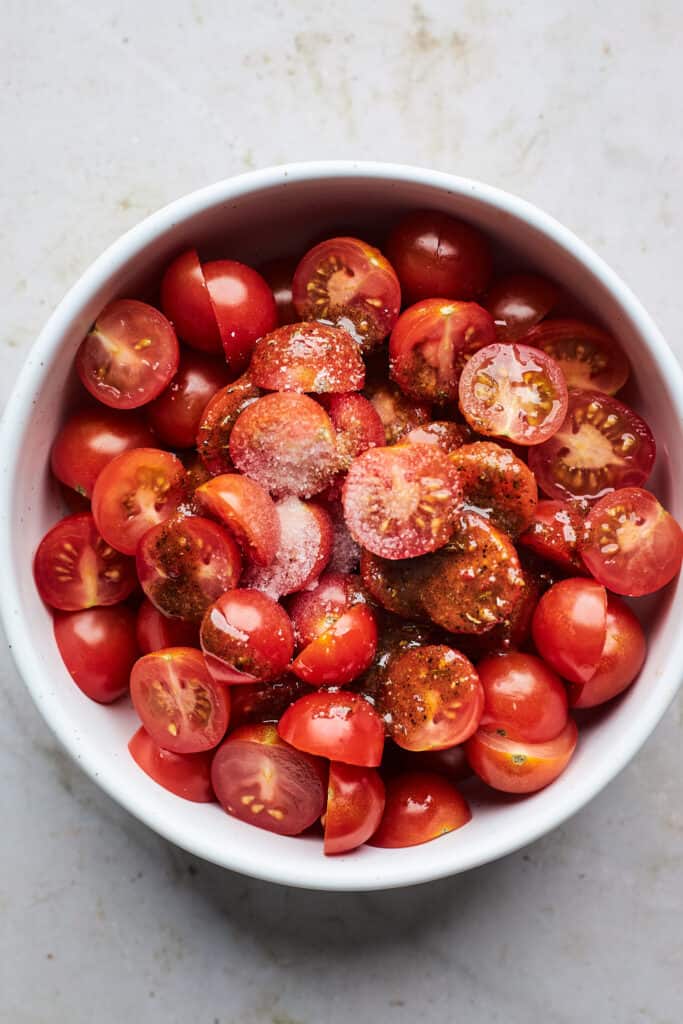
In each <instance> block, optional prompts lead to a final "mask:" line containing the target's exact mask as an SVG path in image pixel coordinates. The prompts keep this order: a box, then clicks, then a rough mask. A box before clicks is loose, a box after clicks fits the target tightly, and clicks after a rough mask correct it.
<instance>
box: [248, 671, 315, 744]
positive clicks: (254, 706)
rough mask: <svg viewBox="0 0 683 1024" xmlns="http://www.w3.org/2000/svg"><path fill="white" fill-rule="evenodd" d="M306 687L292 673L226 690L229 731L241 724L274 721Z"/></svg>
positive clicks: (310, 691)
mask: <svg viewBox="0 0 683 1024" xmlns="http://www.w3.org/2000/svg"><path fill="white" fill-rule="evenodd" d="M312 692H313V691H312V689H311V687H310V686H307V685H306V683H302V682H301V680H300V679H297V678H296V676H294V675H284V676H282V677H281V678H280V679H274V680H272V681H271V682H268V683H245V684H244V685H243V686H233V687H232V689H231V690H230V730H231V731H232V730H234V729H238V728H240V727H241V726H243V725H259V724H264V723H267V722H268V723H277V722H279V720H280V719H281V718H282V716H283V714H284V713H285V711H286V710H287V708H288V707H289V705H290V704H293V703H294V701H295V700H298V699H299V697H303V696H304V694H306V693H312Z"/></svg>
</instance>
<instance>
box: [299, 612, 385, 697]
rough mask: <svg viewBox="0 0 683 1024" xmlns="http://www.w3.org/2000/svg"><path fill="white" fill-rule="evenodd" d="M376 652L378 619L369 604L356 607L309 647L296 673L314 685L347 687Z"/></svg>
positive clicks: (344, 614) (303, 652)
mask: <svg viewBox="0 0 683 1024" xmlns="http://www.w3.org/2000/svg"><path fill="white" fill-rule="evenodd" d="M376 650H377V623H376V621H375V616H374V615H373V613H372V611H371V610H370V608H368V606H367V605H365V604H356V605H354V606H353V607H352V608H349V610H348V611H345V612H343V614H342V615H340V616H339V618H338V619H337V620H336V622H335V623H334V624H333V625H332V626H330V628H329V629H327V630H326V631H325V632H324V633H322V634H321V635H320V636H317V637H316V638H315V639H314V640H311V641H310V643H308V644H306V646H305V647H304V648H303V650H302V651H301V652H300V654H299V655H298V656H297V657H296V658H295V659H294V661H293V663H292V672H293V673H294V674H295V675H296V676H298V677H299V679H302V680H303V681H304V682H305V683H309V684H310V685H311V686H345V685H346V684H347V683H350V682H351V681H352V680H353V679H356V678H357V677H358V676H360V675H362V673H363V672H365V670H366V669H367V668H369V667H370V665H371V664H372V660H373V658H374V657H375V651H376Z"/></svg>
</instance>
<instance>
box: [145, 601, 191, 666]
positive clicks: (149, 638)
mask: <svg viewBox="0 0 683 1024" xmlns="http://www.w3.org/2000/svg"><path fill="white" fill-rule="evenodd" d="M136 636H137V642H138V647H139V648H140V653H141V654H151V653H152V651H160V650H162V649H163V648H164V647H199V629H198V628H197V625H196V624H195V623H194V622H184V621H183V620H182V619H169V618H167V617H166V616H165V615H162V614H161V612H160V611H158V610H157V609H156V608H155V607H154V605H153V604H152V602H151V601H150V600H149V599H148V598H145V599H144V601H142V603H141V605H140V607H139V608H138V615H137V625H136Z"/></svg>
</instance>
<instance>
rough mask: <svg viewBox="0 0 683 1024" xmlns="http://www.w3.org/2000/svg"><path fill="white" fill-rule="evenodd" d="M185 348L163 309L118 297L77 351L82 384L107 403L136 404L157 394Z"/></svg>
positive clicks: (132, 406)
mask: <svg viewBox="0 0 683 1024" xmlns="http://www.w3.org/2000/svg"><path fill="white" fill-rule="evenodd" d="M179 358H180V350H179V348H178V339H177V338H176V336H175V331H174V330H173V328H172V327H171V325H170V323H169V322H168V320H167V319H166V317H165V316H164V315H163V313H160V312H159V310H158V309H155V308H154V307H153V306H148V305H147V303H145V302H138V301H137V300H136V299H119V300H118V301H116V302H112V303H111V304H110V305H109V306H107V307H106V309H103V310H102V312H101V313H100V315H99V316H98V318H97V320H96V321H95V325H94V327H93V328H92V330H91V331H90V333H89V334H88V336H87V337H86V338H85V340H84V341H83V342H82V343H81V346H80V348H79V350H78V352H77V354H76V370H77V372H78V376H79V377H80V379H81V382H82V383H83V386H84V387H85V388H87V389H88V391H89V392H90V394H91V395H94V396H95V398H97V399H98V400H99V401H100V402H102V403H103V404H104V405H110V406H112V408H114V409H136V408H138V406H141V405H145V404H146V403H147V402H151V401H152V399H153V398H156V397H157V396H158V395H160V394H161V392H162V391H163V390H164V388H165V387H166V386H167V384H169V383H170V381H171V378H172V377H173V375H174V374H175V372H176V370H177V369H178V359H179Z"/></svg>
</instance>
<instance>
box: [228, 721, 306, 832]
mask: <svg viewBox="0 0 683 1024" xmlns="http://www.w3.org/2000/svg"><path fill="white" fill-rule="evenodd" d="M211 781H212V783H213V788H214V791H215V793H216V796H217V797H218V800H219V801H220V803H221V805H222V807H223V810H225V811H227V813H228V814H231V815H232V816H233V817H234V818H239V819H240V821H246V822H248V823H249V824H250V825H256V826H257V827H258V828H263V829H266V830H267V831H268V832H276V833H277V834H278V835H281V836H295V835H298V834H299V833H300V832H303V831H304V830H305V829H307V828H309V827H310V826H311V825H312V824H313V823H314V822H315V821H317V819H318V818H319V817H320V815H321V814H322V812H323V808H324V806H325V783H324V768H323V765H322V764H321V763H320V762H319V761H318V760H317V759H316V758H313V757H310V756H309V755H308V754H304V753H302V752H301V751H300V750H295V749H294V748H293V747H291V746H289V745H288V744H287V743H284V742H283V741H282V740H281V739H280V737H279V736H278V734H277V730H276V729H275V726H273V725H245V726H243V727H242V728H241V729H237V730H236V731H235V732H234V733H232V734H231V735H230V736H228V738H227V740H226V741H225V743H224V744H223V745H222V746H221V747H220V749H219V750H218V751H217V753H216V756H215V757H214V759H213V765H212V768H211Z"/></svg>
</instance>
